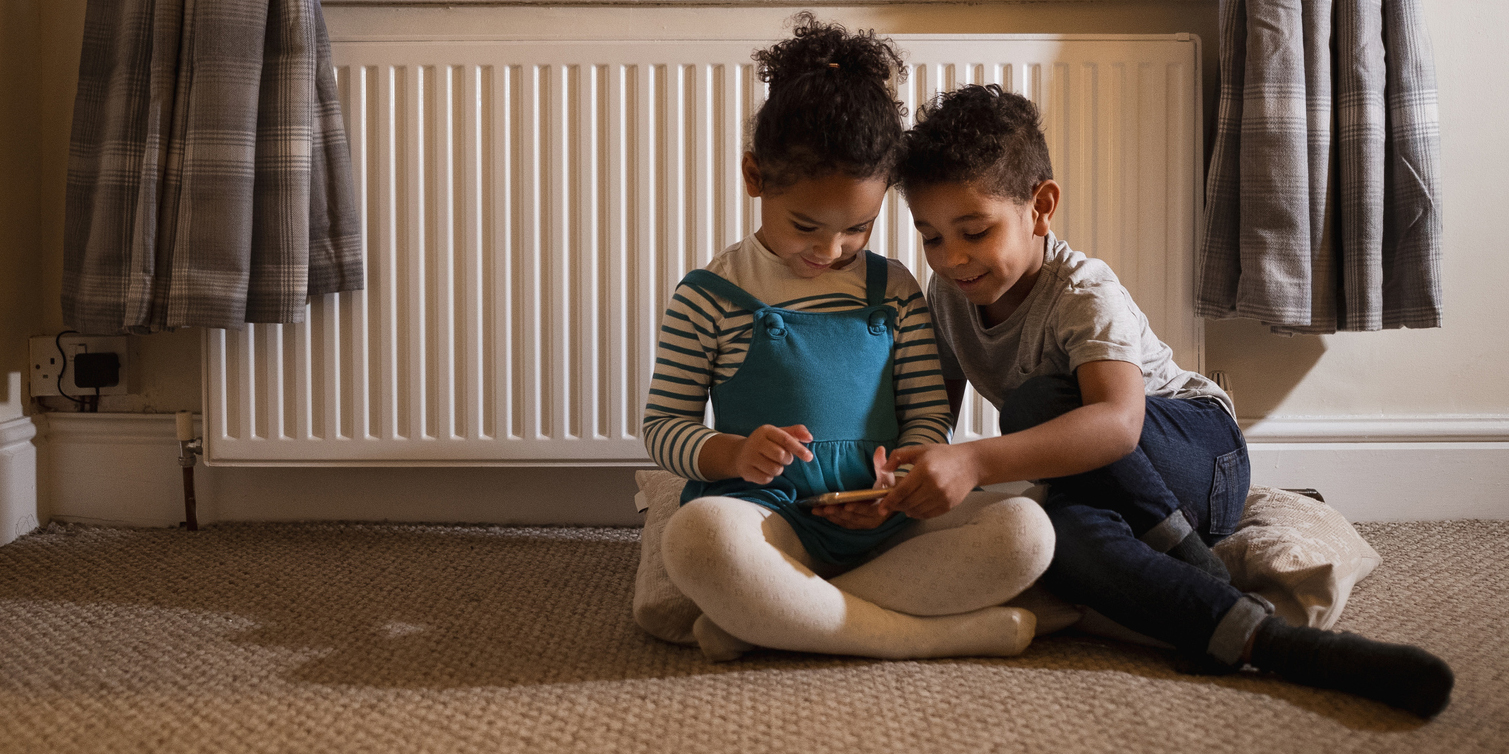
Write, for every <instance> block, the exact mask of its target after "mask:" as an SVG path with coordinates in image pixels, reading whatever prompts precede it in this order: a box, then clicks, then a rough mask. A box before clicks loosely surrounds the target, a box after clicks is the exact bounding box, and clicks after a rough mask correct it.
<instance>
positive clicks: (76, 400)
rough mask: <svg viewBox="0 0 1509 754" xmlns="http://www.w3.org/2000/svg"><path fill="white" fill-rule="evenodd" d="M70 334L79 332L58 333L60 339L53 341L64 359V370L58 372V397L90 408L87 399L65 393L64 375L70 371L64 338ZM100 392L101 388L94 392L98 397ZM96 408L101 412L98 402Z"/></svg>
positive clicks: (65, 331) (96, 399) (66, 331)
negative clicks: (64, 349) (64, 351)
mask: <svg viewBox="0 0 1509 754" xmlns="http://www.w3.org/2000/svg"><path fill="white" fill-rule="evenodd" d="M69 334H72V335H78V334H79V331H78V330H64V331H63V332H60V333H58V337H56V338H53V340H52V344H53V345H55V346H57V347H58V355H59V356H61V357H63V368H62V369H59V370H58V395H61V396H63V397H64V398H67V399H68V400H70V401H73V402H74V403H77V404H79V405H80V406H88V405H89V401H88V400H87V399H86V398H75V397H73V396H71V395H69V394H67V393H65V392H63V373H64V372H67V371H68V354H66V353H63V336H64V335H69ZM99 391H100V389H99V388H95V389H94V392H95V393H96V395H97V394H98V393H99ZM98 400H99V398H95V401H98ZM94 406H95V410H96V411H98V410H99V403H98V402H96V403H95V404H94Z"/></svg>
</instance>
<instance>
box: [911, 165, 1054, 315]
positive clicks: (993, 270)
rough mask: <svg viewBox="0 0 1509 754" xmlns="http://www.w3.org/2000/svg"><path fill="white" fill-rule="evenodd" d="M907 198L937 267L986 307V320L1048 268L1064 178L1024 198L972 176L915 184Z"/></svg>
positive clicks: (1006, 309)
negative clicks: (1047, 250)
mask: <svg viewBox="0 0 1509 754" xmlns="http://www.w3.org/2000/svg"><path fill="white" fill-rule="evenodd" d="M907 203H908V204H909V205H911V209H912V220H913V223H914V224H915V225H916V226H917V230H918V232H920V233H921V234H922V248H923V250H924V251H925V252H926V253H927V264H928V266H929V267H932V268H933V272H935V273H937V274H938V275H941V276H943V277H944V278H947V279H948V280H950V281H952V282H953V284H954V285H956V286H958V288H959V290H960V291H961V292H963V293H964V297H965V298H967V299H969V302H970V303H972V304H974V305H976V306H978V307H980V313H981V315H982V316H983V318H984V320H985V324H986V326H987V327H988V326H991V325H994V324H997V323H999V322H1001V321H1003V320H1005V319H1006V318H1007V317H1009V316H1011V313H1012V312H1013V311H1015V310H1016V308H1017V306H1018V305H1019V304H1021V303H1022V301H1023V300H1024V299H1026V298H1027V294H1028V293H1031V292H1032V286H1033V285H1035V284H1036V283H1037V274H1038V271H1039V270H1041V269H1042V268H1043V249H1044V241H1045V239H1044V237H1045V236H1047V235H1048V230H1049V227H1050V225H1049V223H1050V221H1051V220H1052V218H1053V212H1054V210H1056V209H1057V208H1058V184H1057V183H1055V182H1053V181H1043V182H1042V183H1040V184H1038V185H1037V187H1035V188H1034V189H1033V197H1032V201H1031V202H1026V203H1024V202H1019V201H1016V200H1014V199H1010V198H1007V197H1002V196H995V195H993V194H989V193H986V192H983V191H980V190H979V189H977V188H975V186H973V185H972V184H965V183H940V184H936V185H931V186H921V187H918V188H916V189H913V190H912V191H911V192H909V193H908V194H907Z"/></svg>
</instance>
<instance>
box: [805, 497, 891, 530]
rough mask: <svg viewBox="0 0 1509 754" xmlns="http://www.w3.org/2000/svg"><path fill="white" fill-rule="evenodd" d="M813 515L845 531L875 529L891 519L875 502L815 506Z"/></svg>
mask: <svg viewBox="0 0 1509 754" xmlns="http://www.w3.org/2000/svg"><path fill="white" fill-rule="evenodd" d="M812 515H814V516H822V517H823V518H826V519H828V520H829V521H832V522H833V523H835V524H838V525H839V526H842V527H844V528H845V529H873V528H875V527H877V526H880V525H881V524H883V523H885V520H886V519H887V518H890V517H891V514H890V513H881V512H880V506H878V505H876V504H875V503H874V502H867V503H841V504H839V505H817V506H813V508H812Z"/></svg>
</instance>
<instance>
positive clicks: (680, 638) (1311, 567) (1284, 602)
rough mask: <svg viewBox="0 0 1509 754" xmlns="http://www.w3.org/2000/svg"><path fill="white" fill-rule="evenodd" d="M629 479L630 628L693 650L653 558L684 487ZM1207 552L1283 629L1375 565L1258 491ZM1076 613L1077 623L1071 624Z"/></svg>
mask: <svg viewBox="0 0 1509 754" xmlns="http://www.w3.org/2000/svg"><path fill="white" fill-rule="evenodd" d="M634 478H635V481H637V482H638V483H639V494H638V495H636V496H635V497H636V501H637V502H638V503H639V504H640V505H641V506H642V507H644V509H645V523H644V532H643V534H642V535H641V537H640V551H639V572H638V574H637V575H636V577H635V580H634V620H635V622H637V623H638V624H639V626H640V628H643V629H644V630H645V631H647V632H649V633H650V634H651V635H653V636H657V637H659V638H661V639H665V640H666V641H671V642H676V643H678V644H695V643H696V639H695V638H693V636H692V623H694V622H695V621H696V620H697V616H698V615H700V614H701V612H702V611H701V610H699V609H698V608H697V606H696V605H695V604H693V603H692V601H691V600H689V599H687V598H686V596H685V595H683V594H681V592H680V591H679V590H677V589H676V587H675V586H673V585H672V584H671V580H670V577H668V576H667V575H666V572H665V565H664V562H663V561H662V559H661V554H660V552H661V551H660V539H661V534H662V532H664V531H665V523H666V521H668V520H669V519H670V517H671V515H672V514H674V513H675V512H676V510H677V509H678V508H680V506H681V488H682V487H683V486H684V485H685V484H686V480H685V479H682V478H681V477H678V476H676V475H675V474H672V473H670V472H668V471H663V470H660V469H653V470H648V471H637V472H635V473H634ZM1034 492H1040V488H1033V490H1029V491H1028V492H1027V493H1026V494H1028V496H1030V497H1035V498H1038V499H1040V497H1041V495H1040V494H1039V495H1036V496H1034V495H1033V493H1034ZM1214 550H1215V553H1216V555H1218V556H1219V557H1220V558H1221V560H1222V561H1224V562H1225V563H1226V567H1227V569H1229V570H1230V571H1231V581H1232V584H1233V585H1235V586H1236V587H1237V588H1238V589H1241V590H1243V591H1248V592H1256V593H1257V594H1260V595H1262V596H1263V597H1264V598H1265V599H1267V600H1268V601H1269V602H1272V603H1273V605H1274V608H1275V609H1276V610H1277V612H1278V614H1279V615H1281V616H1283V617H1284V619H1285V620H1287V621H1289V622H1290V623H1293V624H1295V625H1308V626H1312V627H1315V628H1330V627H1331V626H1333V625H1335V623H1336V620H1337V619H1338V618H1340V617H1341V610H1342V608H1344V607H1345V606H1346V603H1347V597H1348V596H1349V595H1351V593H1352V586H1353V585H1354V584H1356V583H1357V582H1358V581H1361V580H1362V579H1364V578H1366V577H1367V575H1368V574H1369V573H1372V571H1373V568H1375V567H1376V566H1377V565H1378V563H1379V560H1380V558H1379V556H1378V553H1377V551H1375V550H1374V549H1373V548H1372V547H1371V546H1369V545H1368V543H1367V542H1366V541H1364V540H1363V539H1362V537H1361V536H1360V535H1359V534H1358V533H1357V530H1356V529H1353V528H1352V525H1351V524H1350V523H1348V522H1347V520H1346V518H1344V517H1343V516H1342V515H1341V514H1340V513H1337V512H1336V511H1335V510H1334V509H1332V508H1331V507H1330V506H1328V505H1326V504H1325V503H1322V502H1319V501H1317V500H1314V499H1312V498H1308V497H1304V496H1302V495H1298V494H1296V493H1293V492H1288V491H1286V490H1281V489H1277V488H1273V487H1260V486H1254V487H1253V488H1252V490H1251V492H1249V493H1248V495H1247V505H1246V509H1245V510H1244V511H1243V513H1242V519H1241V521H1240V522H1239V523H1238V524H1237V531H1236V533H1234V534H1232V535H1231V536H1230V537H1227V538H1226V539H1224V540H1222V541H1221V542H1220V543H1219V544H1217V545H1216V546H1215V548H1214ZM1009 604H1012V605H1019V606H1022V607H1027V608H1029V609H1032V610H1034V612H1038V611H1041V612H1042V617H1041V618H1040V620H1039V623H1040V625H1039V629H1040V630H1039V631H1038V634H1039V635H1042V634H1045V633H1051V632H1052V631H1054V630H1059V629H1062V628H1067V627H1068V626H1070V625H1077V626H1078V627H1079V628H1082V629H1084V630H1086V631H1089V632H1090V633H1096V634H1102V635H1106V636H1111V637H1114V638H1119V639H1126V640H1130V641H1141V642H1143V643H1149V644H1155V645H1162V643H1161V642H1158V641H1156V640H1153V639H1150V638H1147V637H1144V636H1142V635H1141V634H1137V633H1135V632H1133V631H1131V630H1129V629H1126V628H1124V627H1121V626H1119V625H1116V624H1115V623H1113V622H1112V621H1110V620H1109V619H1107V618H1104V617H1103V616H1100V615H1099V614H1098V613H1094V611H1089V610H1080V609H1078V608H1076V607H1074V606H1073V605H1070V604H1068V603H1066V602H1064V601H1063V600H1060V599H1058V598H1057V597H1055V596H1053V595H1052V594H1049V593H1048V592H1047V591H1046V590H1042V589H1039V588H1034V589H1031V590H1028V591H1027V592H1025V593H1023V594H1022V595H1021V596H1019V597H1018V598H1017V599H1015V600H1012V602H1011V603H1009ZM1081 612H1084V613H1085V614H1086V617H1085V619H1084V620H1083V621H1078V620H1077V617H1078V616H1079V615H1080V613H1081ZM1045 619H1046V620H1045ZM1163 646H1166V645H1163Z"/></svg>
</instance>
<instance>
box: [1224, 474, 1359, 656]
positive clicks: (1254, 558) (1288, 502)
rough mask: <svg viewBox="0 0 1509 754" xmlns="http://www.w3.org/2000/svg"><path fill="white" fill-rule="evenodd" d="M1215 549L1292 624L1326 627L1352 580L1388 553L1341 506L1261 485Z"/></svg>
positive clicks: (1238, 580)
mask: <svg viewBox="0 0 1509 754" xmlns="http://www.w3.org/2000/svg"><path fill="white" fill-rule="evenodd" d="M1212 549H1214V550H1215V553H1216V555H1217V556H1218V557H1220V558H1221V560H1222V562H1224V563H1225V564H1226V568H1227V570H1229V571H1231V583H1232V584H1233V585H1235V586H1236V587H1237V588H1238V589H1241V590H1243V591H1246V592H1256V593H1257V594H1260V595H1262V596H1263V597H1264V598H1266V599H1267V600H1268V601H1269V602H1272V603H1273V606H1274V609H1275V611H1276V612H1277V613H1278V614H1279V615H1281V616H1283V618H1284V619H1285V620H1287V621H1289V622H1290V623H1292V624H1294V625H1297V626H1311V627H1313V628H1322V629H1329V628H1330V627H1332V626H1334V625H1336V621H1337V619H1339V618H1340V617H1341V611H1342V608H1344V607H1346V605H1347V597H1349V596H1351V594H1352V586H1353V585H1355V584H1356V583H1357V582H1359V581H1361V580H1363V579H1364V578H1367V575H1368V574H1370V573H1372V572H1373V569H1374V568H1376V567H1377V566H1378V563H1379V562H1380V561H1381V560H1382V558H1380V557H1379V555H1378V551H1376V550H1374V549H1373V548H1372V546H1371V545H1369V544H1368V543H1367V542H1366V541H1365V540H1363V538H1362V536H1361V535H1359V534H1358V533H1357V530H1356V529H1354V528H1352V525H1351V524H1350V523H1348V522H1347V520H1346V518H1345V517H1344V516H1342V515H1341V514H1340V513H1337V512H1336V509H1334V508H1332V507H1331V506H1329V505H1326V504H1325V503H1322V502H1320V501H1319V500H1315V499H1313V498H1309V497H1305V496H1304V495H1300V494H1297V493H1294V492H1290V491H1288V490H1281V489H1277V488H1274V487H1259V486H1253V487H1252V489H1251V491H1250V492H1249V493H1248V494H1247V506H1246V509H1245V510H1244V511H1243V512H1242V519H1241V521H1240V522H1239V523H1238V524H1237V530H1236V532H1235V533H1234V534H1232V535H1231V536H1229V537H1227V538H1226V539H1223V540H1221V541H1220V542H1219V543H1217V544H1216V546H1215V547H1214V548H1212Z"/></svg>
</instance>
